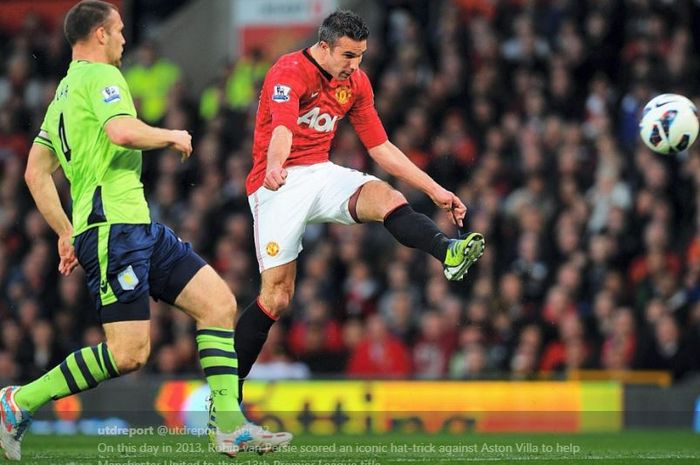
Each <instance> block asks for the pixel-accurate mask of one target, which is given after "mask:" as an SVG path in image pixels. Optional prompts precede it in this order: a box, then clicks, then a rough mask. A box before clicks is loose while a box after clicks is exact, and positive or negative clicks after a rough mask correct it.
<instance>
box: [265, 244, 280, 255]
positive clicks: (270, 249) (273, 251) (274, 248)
mask: <svg viewBox="0 0 700 465" xmlns="http://www.w3.org/2000/svg"><path fill="white" fill-rule="evenodd" d="M265 251H266V252H267V254H268V255H269V256H270V257H274V256H275V255H277V254H278V253H279V252H280V246H279V244H278V243H277V242H268V243H267V246H266V247H265Z"/></svg>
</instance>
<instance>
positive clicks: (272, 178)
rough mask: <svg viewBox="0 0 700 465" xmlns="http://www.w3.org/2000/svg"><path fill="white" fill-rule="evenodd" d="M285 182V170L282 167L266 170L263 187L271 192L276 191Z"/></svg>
mask: <svg viewBox="0 0 700 465" xmlns="http://www.w3.org/2000/svg"><path fill="white" fill-rule="evenodd" d="M286 182H287V170H286V169H284V168H282V167H276V168H268V169H267V171H266V172H265V182H264V183H263V186H265V187H266V188H267V189H270V190H271V191H276V190H277V189H279V188H280V187H282V186H284V183H286Z"/></svg>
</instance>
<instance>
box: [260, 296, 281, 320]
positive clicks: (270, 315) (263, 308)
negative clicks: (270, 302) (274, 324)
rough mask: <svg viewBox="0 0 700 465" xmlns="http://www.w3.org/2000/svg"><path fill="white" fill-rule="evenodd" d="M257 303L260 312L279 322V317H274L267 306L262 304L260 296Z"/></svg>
mask: <svg viewBox="0 0 700 465" xmlns="http://www.w3.org/2000/svg"><path fill="white" fill-rule="evenodd" d="M256 302H257V304H258V308H260V310H262V312H263V313H264V314H265V315H267V316H268V317H269V318H270V319H271V320H274V321H277V320H278V319H279V317H278V316H274V315H273V314H272V312H271V311H270V310H268V309H267V308H265V306H264V305H263V304H262V302H261V301H260V296H258V298H257V300H256Z"/></svg>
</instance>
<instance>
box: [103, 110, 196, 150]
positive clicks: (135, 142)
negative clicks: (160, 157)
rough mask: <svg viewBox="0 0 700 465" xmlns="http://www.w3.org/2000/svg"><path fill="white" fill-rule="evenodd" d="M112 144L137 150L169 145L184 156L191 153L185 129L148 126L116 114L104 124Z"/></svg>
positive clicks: (190, 144) (130, 117)
mask: <svg viewBox="0 0 700 465" xmlns="http://www.w3.org/2000/svg"><path fill="white" fill-rule="evenodd" d="M104 129H105V132H106V133H107V137H109V140H110V141H112V143H113V144H116V145H120V146H122V147H127V148H130V149H137V150H152V149H161V148H165V147H171V148H173V149H174V150H177V151H178V152H181V153H183V154H184V155H185V156H190V154H191V153H192V136H191V135H190V134H189V133H188V132H187V131H179V130H172V129H162V128H155V127H153V126H149V125H148V124H146V123H144V122H143V121H141V120H140V119H138V118H134V117H133V116H127V115H124V116H117V117H114V118H112V119H110V120H109V121H107V123H106V124H105V126H104Z"/></svg>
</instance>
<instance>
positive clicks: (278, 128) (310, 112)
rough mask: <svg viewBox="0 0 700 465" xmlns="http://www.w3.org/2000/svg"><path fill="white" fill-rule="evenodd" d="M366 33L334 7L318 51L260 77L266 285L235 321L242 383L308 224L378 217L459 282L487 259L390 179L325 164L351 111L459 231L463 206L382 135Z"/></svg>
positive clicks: (289, 284) (402, 175)
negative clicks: (366, 60) (366, 61)
mask: <svg viewBox="0 0 700 465" xmlns="http://www.w3.org/2000/svg"><path fill="white" fill-rule="evenodd" d="M368 35H369V31H368V29H367V26H366V24H365V22H364V20H363V19H362V18H360V17H359V16H358V15H356V14H355V13H353V12H351V11H336V12H335V13H333V14H331V15H330V16H328V17H327V18H326V19H325V20H324V21H323V23H322V25H321V27H320V28H319V37H318V39H319V40H318V42H317V43H316V44H315V45H313V46H311V47H309V48H307V49H305V50H301V51H297V52H293V53H289V54H287V55H284V56H282V57H281V58H280V59H279V60H277V62H276V63H275V64H274V65H273V66H272V68H271V69H270V70H269V71H268V73H267V76H266V77H265V82H264V84H263V88H262V92H261V94H260V102H259V106H258V113H257V118H256V122H255V136H254V145H253V168H252V170H251V171H250V174H249V175H248V178H247V183H246V189H247V193H248V200H249V203H250V208H251V211H252V213H253V223H254V224H253V227H254V236H255V249H256V254H257V258H258V264H259V267H260V273H261V278H262V287H261V291H260V296H259V297H258V299H257V301H256V304H255V305H253V306H252V307H251V308H250V309H248V311H246V312H244V313H243V314H242V315H241V318H240V319H239V321H238V323H237V325H236V352H237V354H238V374H239V376H240V379H241V380H242V379H243V378H245V376H246V375H247V374H248V372H249V371H250V368H251V366H252V365H253V362H254V361H255V359H256V358H257V356H258V354H259V353H260V349H261V348H262V345H263V343H264V342H265V339H266V338H267V333H268V331H269V329H270V327H271V326H272V324H273V323H274V322H275V320H277V318H278V317H279V316H280V314H281V313H282V312H284V311H285V310H286V309H287V308H288V306H289V303H290V301H291V299H292V294H293V292H294V279H295V275H296V258H297V256H298V255H299V252H301V249H302V246H301V241H302V236H303V233H304V229H305V227H306V225H307V224H311V223H339V224H356V223H364V222H369V221H381V222H383V224H384V226H385V227H386V229H387V230H388V231H389V232H390V233H391V234H392V235H393V236H394V237H395V238H396V239H397V240H398V241H399V242H400V243H401V244H403V245H405V246H408V247H413V248H418V249H421V250H424V251H425V252H427V253H429V254H431V255H432V256H434V257H435V258H436V259H438V260H440V262H442V263H443V267H444V271H445V276H446V277H447V278H448V279H450V280H460V279H462V278H463V277H464V275H465V274H466V273H467V271H468V269H469V268H470V267H471V266H472V265H473V264H474V263H475V262H476V261H477V260H478V259H479V257H481V255H482V254H483V251H484V238H483V237H482V235H481V234H478V233H470V234H467V235H466V236H465V237H464V238H462V239H449V238H448V237H446V236H445V235H444V234H443V233H442V232H441V231H440V230H439V229H438V228H437V226H436V225H435V223H434V222H433V221H432V220H431V219H430V218H428V217H427V216H425V215H423V214H421V213H417V212H415V211H414V210H413V209H412V208H411V206H410V205H409V204H408V202H407V201H406V198H405V197H404V196H403V195H402V194H401V193H400V192H399V191H397V190H395V189H393V188H392V187H391V186H390V185H389V184H387V183H386V182H384V181H381V180H379V179H378V178H376V177H374V176H371V175H368V174H365V173H361V172H358V171H355V170H351V169H348V168H344V167H341V166H338V165H335V164H334V163H332V162H330V161H329V153H328V152H329V150H330V146H331V141H332V139H333V136H334V135H335V131H336V129H337V127H338V120H340V119H341V118H343V117H345V116H346V115H347V116H348V118H349V119H350V123H352V125H353V127H354V128H355V131H356V132H357V135H358V136H359V138H360V140H361V141H362V143H363V144H364V146H365V147H366V148H367V150H368V152H369V155H370V156H371V157H372V158H373V159H374V161H375V162H376V163H377V164H378V165H379V166H380V167H382V169H384V170H385V171H386V172H387V173H389V174H391V175H393V176H395V177H397V178H399V179H401V180H403V181H405V182H407V183H408V184H410V185H411V186H413V187H415V188H416V189H420V190H421V191H423V192H425V193H426V195H428V196H429V197H430V198H431V199H432V200H433V202H435V204H436V205H437V206H439V207H440V208H442V209H443V210H445V211H446V212H448V214H449V215H450V217H451V219H452V220H453V222H455V223H456V224H457V225H458V226H462V221H463V219H464V216H465V214H466V211H467V209H466V207H465V206H464V204H463V203H462V201H461V200H460V199H459V198H457V196H456V195H455V194H453V193H452V192H450V191H448V190H447V189H445V188H443V187H442V186H440V185H439V184H438V183H436V182H435V181H434V180H433V179H432V178H431V177H430V176H428V175H427V174H426V173H425V172H423V171H421V170H420V169H419V168H418V167H417V166H416V165H414V164H413V163H412V162H411V161H410V160H409V159H408V158H407V157H406V155H404V154H403V152H401V150H399V149H398V148H397V147H396V146H395V145H393V144H392V143H391V142H390V141H389V140H388V138H387V135H386V132H385V130H384V126H383V125H382V122H381V120H380V119H379V116H378V115H377V111H376V110H375V108H374V94H373V92H372V86H371V84H370V82H369V79H368V78H367V75H366V74H365V73H364V72H363V71H362V70H361V69H360V62H361V61H362V55H363V54H364V53H365V51H366V50H367V37H368ZM241 386H242V382H241Z"/></svg>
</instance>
